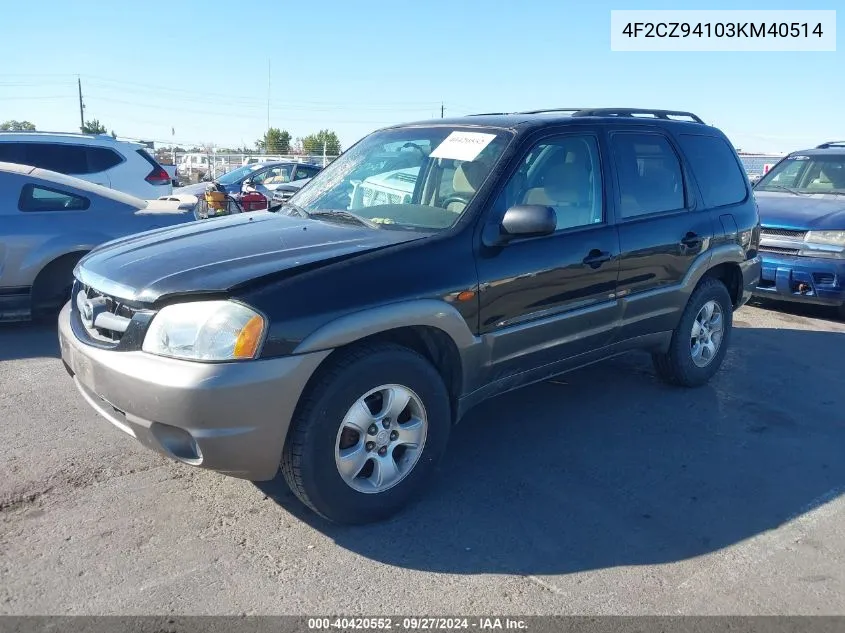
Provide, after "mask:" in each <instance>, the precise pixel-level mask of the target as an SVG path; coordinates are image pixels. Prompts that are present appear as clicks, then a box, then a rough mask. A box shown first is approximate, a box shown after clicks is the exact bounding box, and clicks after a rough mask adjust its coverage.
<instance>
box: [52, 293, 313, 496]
mask: <svg viewBox="0 0 845 633" xmlns="http://www.w3.org/2000/svg"><path fill="white" fill-rule="evenodd" d="M70 319H71V310H70V304H69V303H68V304H67V305H65V307H64V308H63V310H62V312H61V314H60V315H59V345H60V347H61V356H62V361H63V362H64V365H65V368H66V369H67V370H68V373H69V374H70V375H71V376H72V377H73V380H74V383H75V384H76V387H77V389H78V390H79V392H80V393H81V394H82V396H83V397H84V398H85V400H86V401H87V402H88V404H90V405H91V406H92V407H93V408H94V409H95V410H96V411H97V412H98V413H99V414H100V415H102V416H103V417H104V418H106V419H107V420H108V421H109V422H111V423H112V424H113V425H114V426H116V427H117V428H119V429H121V430H122V431H124V432H125V433H127V434H129V435H131V436H132V437H134V438H135V439H137V440H138V441H139V442H141V443H142V444H144V445H145V446H147V447H148V448H151V449H153V450H156V451H158V452H160V453H163V454H164V455H167V456H168V457H170V458H172V459H176V460H178V461H180V462H183V463H186V464H190V465H192V466H198V467H201V468H207V469H210V470H214V471H217V472H220V473H223V474H225V475H229V476H231V477H237V478H240V479H248V480H251V481H266V480H268V479H272V478H274V477H275V476H276V474H277V472H278V467H279V461H280V459H281V455H282V449H283V447H284V442H285V437H286V436H287V431H288V427H289V426H290V421H291V418H292V417H293V412H294V408H295V407H296V403H297V401H298V400H299V396H300V393H301V392H302V390H303V389H304V388H305V385H306V382H307V381H308V379H309V378H310V377H311V375H312V374H313V372H314V370H315V369H316V368H317V366H318V365H319V364H320V362H321V361H322V360H323V359H324V358H325V357H326V356H328V354H329V352H328V351H325V352H315V353H312V354H302V355H297V356H287V357H284V358H274V359H268V360H256V361H246V362H236V363H197V362H191V361H183V360H176V359H171V358H164V357H160V356H154V355H152V354H147V353H145V352H139V351H131V352H125V351H116V350H109V349H98V348H94V347H91V346H89V345H86V344H85V343H82V342H81V341H80V340H79V339H77V337H76V336H75V335H74V333H73V331H72V328H71V323H70Z"/></svg>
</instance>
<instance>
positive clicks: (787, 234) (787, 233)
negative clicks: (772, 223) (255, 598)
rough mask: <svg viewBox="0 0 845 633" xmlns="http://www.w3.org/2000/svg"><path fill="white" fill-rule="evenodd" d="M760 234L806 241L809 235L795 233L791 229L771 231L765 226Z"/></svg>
mask: <svg viewBox="0 0 845 633" xmlns="http://www.w3.org/2000/svg"><path fill="white" fill-rule="evenodd" d="M760 234H761V235H771V236H772V237H794V238H798V239H804V236H805V235H806V234H807V231H793V230H790V229H770V228H768V227H765V226H764V227H763V228H762V229H761V230H760Z"/></svg>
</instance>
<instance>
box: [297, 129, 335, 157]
mask: <svg viewBox="0 0 845 633" xmlns="http://www.w3.org/2000/svg"><path fill="white" fill-rule="evenodd" d="M324 145H325V148H326V154H328V155H329V156H337V155H338V154H340V152H341V148H340V140H339V139H338V138H337V134H335V133H334V132H332V131H331V130H320V131H319V132H317V133H316V134H309V135H308V136H306V137H304V138H301V139H299V146H300V148H301V149H302V152H303V153H305V154H322V153H323V146H324Z"/></svg>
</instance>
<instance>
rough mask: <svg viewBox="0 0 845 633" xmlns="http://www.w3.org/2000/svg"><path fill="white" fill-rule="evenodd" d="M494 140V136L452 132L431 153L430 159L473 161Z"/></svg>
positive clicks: (480, 133)
mask: <svg viewBox="0 0 845 633" xmlns="http://www.w3.org/2000/svg"><path fill="white" fill-rule="evenodd" d="M494 138H496V135H495V134H484V133H483V132H452V133H451V134H450V135H449V136H447V137H446V138H445V139H444V140H443V142H442V143H440V145H438V146H437V148H436V149H435V150H434V151H433V152H431V154H430V156H431V158H451V159H454V160H468V161H472V160H475V159H476V158H477V157H478V155H479V154H480V153H481V152H482V150H483V149H484V148H485V147H487V146H488V145H489V144H490V142H491V141H492V140H493V139H494Z"/></svg>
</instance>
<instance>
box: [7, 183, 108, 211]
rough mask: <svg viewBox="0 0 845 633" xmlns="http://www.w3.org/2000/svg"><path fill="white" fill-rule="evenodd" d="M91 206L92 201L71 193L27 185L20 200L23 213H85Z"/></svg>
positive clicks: (19, 204) (19, 203)
mask: <svg viewBox="0 0 845 633" xmlns="http://www.w3.org/2000/svg"><path fill="white" fill-rule="evenodd" d="M90 206H91V201H90V200H89V199H88V198H86V197H84V196H80V195H77V194H74V193H70V192H69V191H62V190H61V189H53V188H51V187H41V186H39V185H35V184H32V183H30V184H26V185H24V186H23V188H22V189H21V195H20V198H18V209H20V210H21V211H84V210H85V209H87V208H88V207H90Z"/></svg>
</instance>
